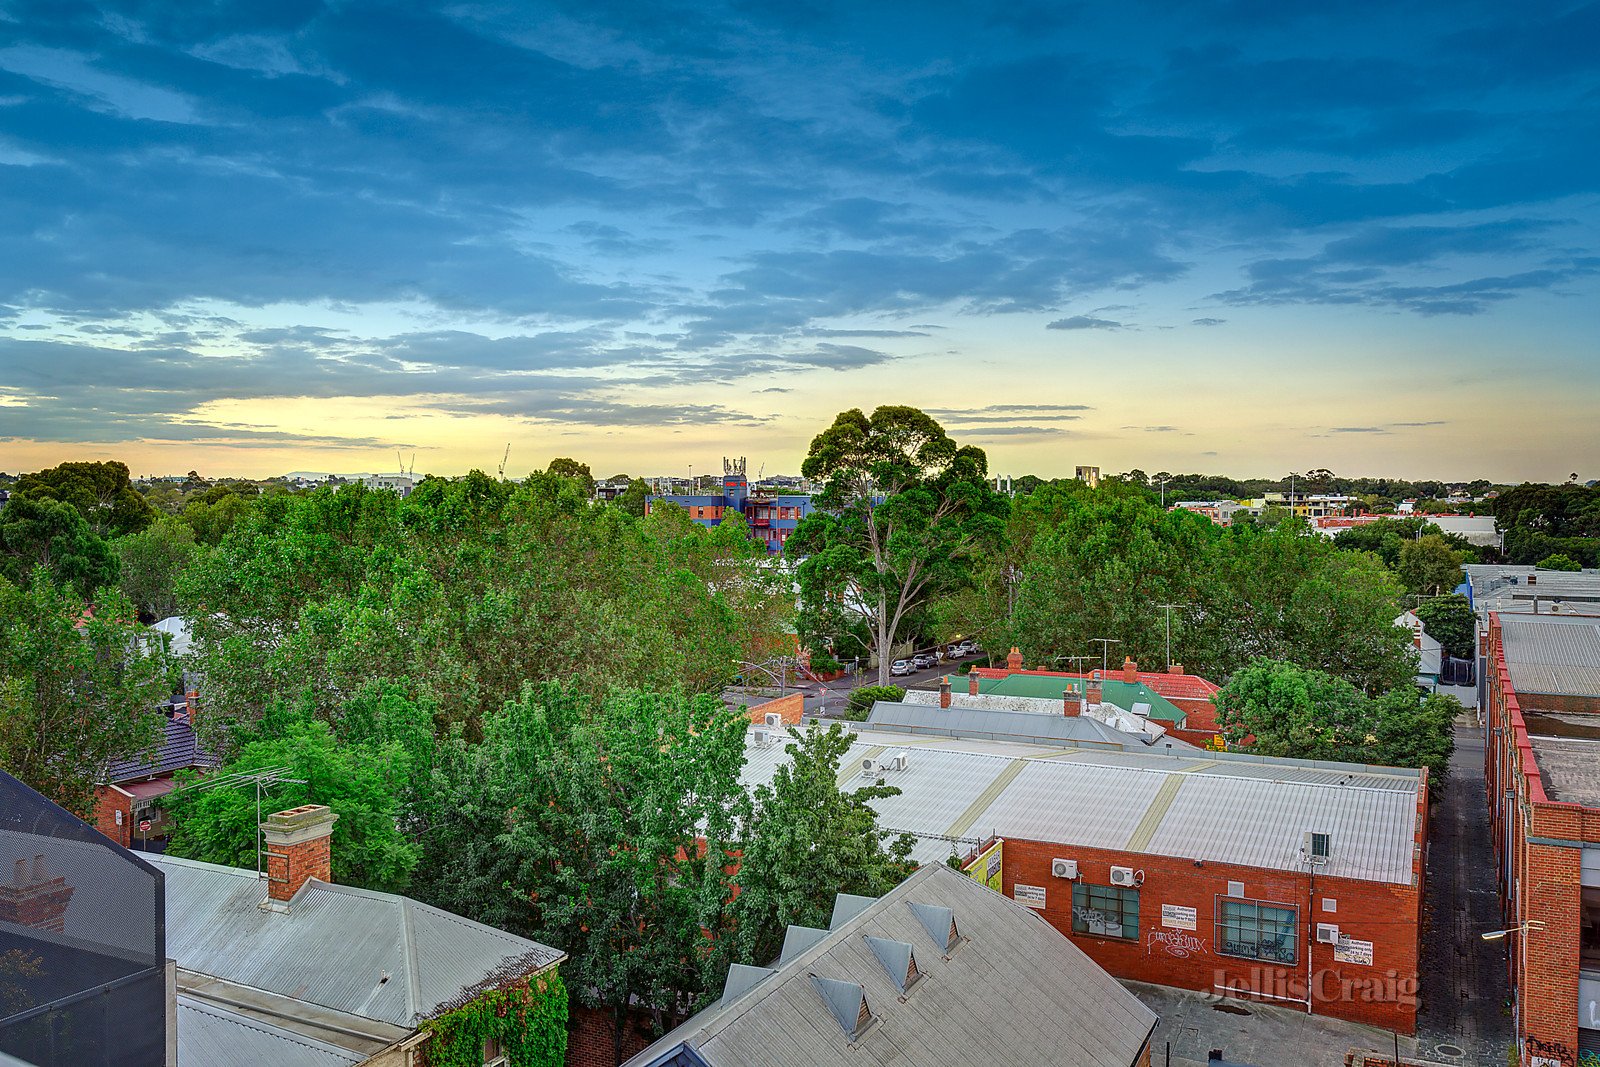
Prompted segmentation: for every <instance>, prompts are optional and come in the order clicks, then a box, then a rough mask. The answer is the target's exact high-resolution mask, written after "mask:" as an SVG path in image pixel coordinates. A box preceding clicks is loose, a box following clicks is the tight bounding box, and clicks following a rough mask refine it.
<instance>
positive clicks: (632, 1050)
mask: <svg viewBox="0 0 1600 1067" xmlns="http://www.w3.org/2000/svg"><path fill="white" fill-rule="evenodd" d="M654 1040H655V1036H654V1035H653V1033H652V1032H651V1029H650V1024H649V1021H648V1020H642V1019H629V1020H626V1021H625V1022H624V1023H623V1033H622V1059H620V1060H619V1059H617V1054H616V1036H615V1033H614V1031H613V1029H612V1025H611V1013H610V1012H609V1011H602V1010H599V1009H596V1008H582V1007H579V1006H578V1005H577V1004H574V1005H573V1006H572V1011H571V1014H570V1015H569V1017H568V1022H567V1060H566V1065H567V1067H617V1064H619V1063H625V1062H627V1061H628V1059H629V1058H630V1057H632V1056H634V1055H636V1054H638V1053H640V1052H642V1051H644V1049H646V1048H647V1047H649V1045H650V1043H651V1042H653V1041H654Z"/></svg>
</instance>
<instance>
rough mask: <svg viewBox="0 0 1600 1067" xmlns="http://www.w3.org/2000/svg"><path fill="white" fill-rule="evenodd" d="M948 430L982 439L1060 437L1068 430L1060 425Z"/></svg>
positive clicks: (952, 432) (965, 427)
mask: <svg viewBox="0 0 1600 1067" xmlns="http://www.w3.org/2000/svg"><path fill="white" fill-rule="evenodd" d="M947 432H949V433H951V434H965V435H966V436H968V437H976V438H978V439H980V440H981V439H983V438H986V437H1058V436H1062V435H1064V434H1066V432H1067V431H1066V430H1064V429H1062V428H1061V427H1059V426H952V427H950V428H949V430H948V431H947Z"/></svg>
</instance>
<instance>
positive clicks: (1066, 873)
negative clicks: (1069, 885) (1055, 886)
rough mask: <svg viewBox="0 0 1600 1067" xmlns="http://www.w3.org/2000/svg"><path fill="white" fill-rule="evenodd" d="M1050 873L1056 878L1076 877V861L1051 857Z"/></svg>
mask: <svg viewBox="0 0 1600 1067" xmlns="http://www.w3.org/2000/svg"><path fill="white" fill-rule="evenodd" d="M1050 873H1051V874H1053V875H1055V876H1056V877H1057V878H1076V877H1078V861H1077V860H1063V859H1053V860H1051V861H1050Z"/></svg>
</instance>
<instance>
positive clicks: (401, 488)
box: [361, 474, 422, 496]
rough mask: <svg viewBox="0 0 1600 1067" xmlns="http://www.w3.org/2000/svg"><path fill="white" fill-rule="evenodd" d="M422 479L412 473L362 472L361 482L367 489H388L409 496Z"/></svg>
mask: <svg viewBox="0 0 1600 1067" xmlns="http://www.w3.org/2000/svg"><path fill="white" fill-rule="evenodd" d="M421 480H422V479H421V478H418V477H417V476H416V475H414V474H363V475H362V476H361V484H362V485H364V486H366V487H367V488H368V489H388V490H389V491H391V492H394V493H399V494H400V495H401V496H410V495H411V490H413V489H415V488H416V487H417V483H418V482H420V481H421Z"/></svg>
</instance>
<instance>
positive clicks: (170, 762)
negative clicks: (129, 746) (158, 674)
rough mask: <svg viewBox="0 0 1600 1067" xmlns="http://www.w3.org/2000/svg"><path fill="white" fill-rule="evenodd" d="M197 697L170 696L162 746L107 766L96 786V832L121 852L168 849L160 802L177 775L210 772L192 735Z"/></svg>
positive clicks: (210, 760)
mask: <svg viewBox="0 0 1600 1067" xmlns="http://www.w3.org/2000/svg"><path fill="white" fill-rule="evenodd" d="M198 698H199V694H198V693H197V692H196V691H194V690H190V691H189V692H188V693H174V694H173V696H172V700H171V702H170V703H169V704H168V705H167V706H166V707H164V708H163V709H162V710H163V711H164V712H165V714H166V718H167V721H166V723H165V724H164V725H163V726H162V734H161V743H160V744H159V745H157V746H156V748H155V751H153V752H151V753H150V755H149V756H148V758H142V759H133V760H117V761H116V762H114V763H112V764H111V765H110V766H109V767H107V768H106V775H105V781H103V782H102V783H101V784H99V785H98V786H96V787H95V809H94V822H95V828H96V829H97V830H99V831H100V832H101V833H103V834H105V835H106V836H107V837H109V838H110V839H111V840H113V841H115V842H116V843H117V844H119V845H121V846H122V847H123V848H131V849H135V850H137V851H140V852H159V851H162V850H163V849H165V848H166V841H167V837H168V835H169V834H170V833H171V830H172V827H171V825H170V820H169V819H168V817H167V813H166V812H165V811H164V810H162V808H160V807H159V806H158V802H159V801H160V799H161V798H162V797H164V796H166V795H167V794H168V793H170V792H172V790H173V789H175V788H176V787H177V780H176V779H175V778H174V777H173V776H174V775H176V774H177V773H178V772H179V771H190V770H209V769H210V768H212V767H215V766H216V765H217V758H216V756H214V755H212V753H211V752H210V751H209V750H208V749H207V748H206V747H205V746H204V745H202V744H201V743H200V739H199V737H198V735H196V734H195V732H194V725H193V723H194V713H195V709H196V706H197V704H198Z"/></svg>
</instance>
